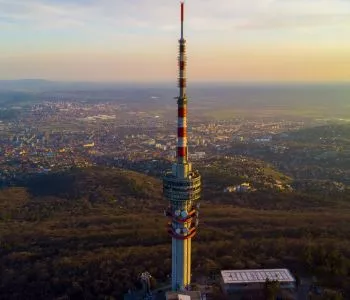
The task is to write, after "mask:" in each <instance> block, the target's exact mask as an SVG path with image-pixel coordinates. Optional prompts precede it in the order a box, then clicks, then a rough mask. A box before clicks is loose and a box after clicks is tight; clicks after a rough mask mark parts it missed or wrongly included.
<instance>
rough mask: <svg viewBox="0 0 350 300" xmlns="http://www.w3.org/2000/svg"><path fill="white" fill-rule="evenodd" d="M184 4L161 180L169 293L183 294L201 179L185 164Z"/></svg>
mask: <svg viewBox="0 0 350 300" xmlns="http://www.w3.org/2000/svg"><path fill="white" fill-rule="evenodd" d="M183 24H184V3H181V38H180V40H179V82H178V84H179V96H178V97H177V105H178V126H177V162H176V163H174V164H173V166H172V171H171V172H168V173H167V174H166V175H165V176H164V178H163V193H164V197H165V198H166V199H167V200H168V201H169V206H168V209H167V210H166V216H168V217H169V219H170V221H169V223H168V233H169V234H170V236H171V237H172V274H171V278H172V279H171V280H172V290H173V291H180V290H186V289H187V288H188V286H189V285H190V283H191V241H192V238H193V236H194V235H195V234H196V230H197V227H198V209H199V202H198V201H199V199H200V193H201V176H200V175H199V172H198V171H196V170H192V165H191V163H190V162H189V161H188V147H187V95H186V40H185V39H184V30H183V29H184V27H183Z"/></svg>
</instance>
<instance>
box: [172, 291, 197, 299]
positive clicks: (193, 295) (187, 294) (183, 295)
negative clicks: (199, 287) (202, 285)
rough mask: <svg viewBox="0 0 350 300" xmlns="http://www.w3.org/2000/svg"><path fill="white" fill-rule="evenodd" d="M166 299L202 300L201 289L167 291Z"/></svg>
mask: <svg viewBox="0 0 350 300" xmlns="http://www.w3.org/2000/svg"><path fill="white" fill-rule="evenodd" d="M166 300H202V296H201V293H200V292H199V291H182V292H167V293H166Z"/></svg>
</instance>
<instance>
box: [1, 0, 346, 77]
mask: <svg viewBox="0 0 350 300" xmlns="http://www.w3.org/2000/svg"><path fill="white" fill-rule="evenodd" d="M179 3H180V2H179V1H178V0H0V79H23V78H41V79H48V80H60V81H118V82H125V81H127V82H153V81H157V82H160V81H166V82H171V81H174V83H175V81H176V77H177V51H178V50H177V49H178V38H179V31H180V28H179V5H180V4H179ZM185 3H186V8H185V9H186V13H185V15H186V16H185V17H186V21H185V22H186V23H185V35H186V39H187V53H188V60H189V61H188V77H189V81H194V82H200V81H213V82H220V81H225V82H280V81H281V82H346V81H350V0H186V1H185Z"/></svg>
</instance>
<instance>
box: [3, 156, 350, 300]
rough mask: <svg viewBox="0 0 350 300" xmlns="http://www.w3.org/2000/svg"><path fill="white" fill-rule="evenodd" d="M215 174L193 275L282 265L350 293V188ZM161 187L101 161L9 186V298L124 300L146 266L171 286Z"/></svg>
mask: <svg viewBox="0 0 350 300" xmlns="http://www.w3.org/2000/svg"><path fill="white" fill-rule="evenodd" d="M253 169H254V168H253ZM216 170H218V168H215V164H214V163H213V164H211V165H210V167H207V169H203V172H204V174H203V175H205V176H206V177H205V178H206V179H204V180H203V184H204V191H203V200H202V204H201V209H200V228H199V231H198V234H197V236H196V237H195V238H194V241H193V278H194V279H195V278H199V277H201V276H210V277H215V275H218V274H219V270H221V269H244V268H278V267H283V268H289V269H290V270H291V271H292V272H293V274H294V275H295V276H296V278H302V277H313V278H315V279H316V280H317V282H318V285H319V286H321V287H323V288H326V289H329V290H333V291H339V292H340V293H342V294H343V297H344V299H349V298H350V289H349V287H350V213H349V212H350V194H349V193H348V192H346V193H342V194H337V193H335V194H327V195H324V196H322V195H319V194H315V195H313V194H310V193H307V194H304V193H302V192H298V191H278V190H273V189H271V190H264V189H262V190H257V191H255V192H251V193H247V194H234V193H232V194H224V193H223V192H222V190H221V188H220V189H217V190H212V191H211V189H210V186H215V185H218V186H220V185H222V186H224V185H225V184H227V182H226V180H227V179H225V174H216V175H215V172H216ZM260 171H261V172H266V174H265V175H266V176H265V177H266V178H271V176H272V177H273V178H274V177H275V176H276V179H278V180H285V181H286V182H289V181H290V178H288V177H287V176H285V177H283V176H282V175H283V174H282V175H281V174H280V173H277V172H276V173H274V172H272V171H271V169H268V168H265V169H264V168H262V169H261V170H260ZM221 172H223V171H221ZM225 172H227V173H230V165H229V164H228V165H227V170H226V171H225ZM231 173H232V174H233V175H232V176H235V175H234V170H232V172H231ZM263 175H264V174H263ZM281 176H282V178H281ZM223 180H224V181H223ZM232 180H233V179H232ZM161 189H162V186H161V180H160V179H157V178H154V177H150V176H147V175H143V174H140V173H137V172H133V171H126V170H122V169H114V168H102V167H93V168H86V169H72V170H70V171H65V172H58V173H51V174H46V175H38V176H34V177H31V178H28V179H27V180H26V181H24V182H21V183H20V184H18V185H17V186H14V187H8V188H4V189H2V190H0V272H1V273H0V299H61V300H62V299H122V295H123V293H124V292H126V291H128V289H133V288H135V287H138V286H139V282H138V276H139V274H140V273H141V272H143V271H148V272H150V273H151V274H152V276H153V277H154V278H155V280H156V283H157V286H161V285H162V284H164V283H166V282H167V281H168V279H169V274H170V269H171V255H170V237H169V236H168V235H167V233H166V230H165V226H166V222H167V219H166V218H165V217H164V215H163V211H164V209H165V208H166V206H167V203H166V201H165V200H163V199H162V195H161V193H162V191H161Z"/></svg>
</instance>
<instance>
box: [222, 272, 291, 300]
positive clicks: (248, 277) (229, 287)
mask: <svg viewBox="0 0 350 300" xmlns="http://www.w3.org/2000/svg"><path fill="white" fill-rule="evenodd" d="M267 281H270V282H271V281H278V283H279V290H280V291H281V292H283V291H284V292H286V293H287V294H290V297H289V298H288V299H293V298H292V295H293V293H294V291H295V288H296V285H295V278H294V277H293V276H292V274H291V273H290V272H289V270H288V269H257V270H223V271H221V287H222V290H223V292H224V293H225V294H226V295H229V296H231V297H230V298H232V299H260V298H263V297H264V295H265V290H266V282H267ZM251 297H253V298H251Z"/></svg>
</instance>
